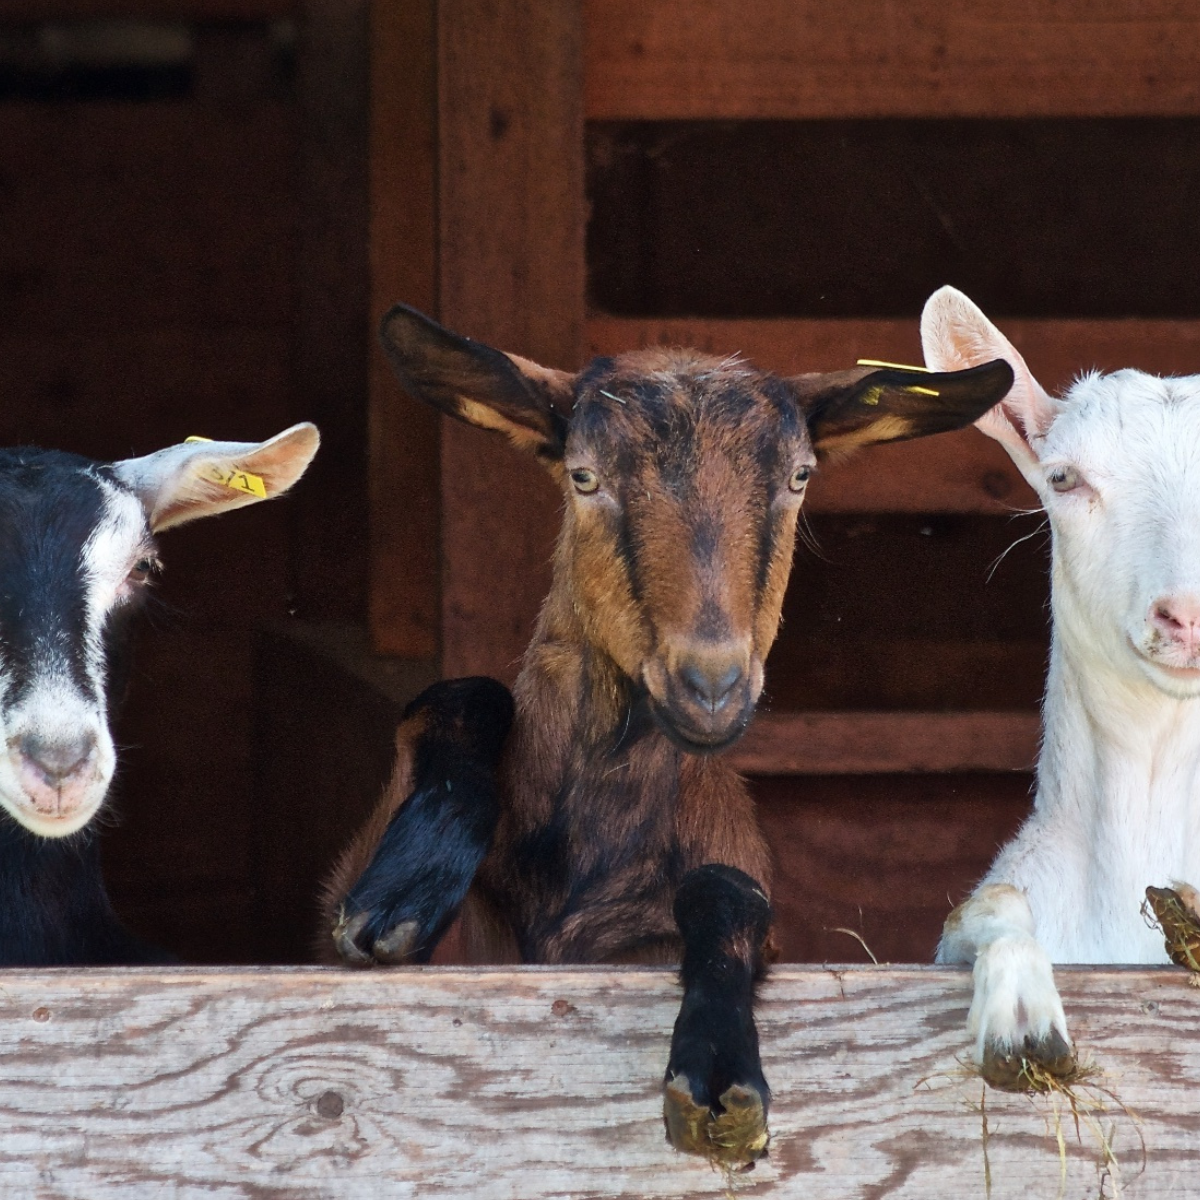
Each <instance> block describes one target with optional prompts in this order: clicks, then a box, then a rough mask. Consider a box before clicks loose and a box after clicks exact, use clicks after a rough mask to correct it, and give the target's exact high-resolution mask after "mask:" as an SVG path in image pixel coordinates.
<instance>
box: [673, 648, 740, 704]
mask: <svg viewBox="0 0 1200 1200" xmlns="http://www.w3.org/2000/svg"><path fill="white" fill-rule="evenodd" d="M744 676H745V671H743V669H742V665H741V663H738V662H730V660H729V659H728V658H725V657H723V656H722V657H719V658H718V657H712V658H709V657H704V658H701V657H696V658H690V659H688V660H687V661H686V662H684V663H682V664H681V665H680V668H679V678H680V679H681V680H682V682H683V685H684V687H686V688H687V690H688V691H689V692H690V693H691V694H692V698H693V699H694V700H696V701H698V702H699V703H700V704H702V705H703V706H704V707H705V708H707V709H708V710H709V712H712V713H716V712H719V711H720V710H721V709H722V708H724V707H725V705H726V704H728V703H729V700H730V698H731V697H732V695H733V693H734V691H735V690H736V688H737V685H738V684H739V683H741V681H742V679H743V678H744Z"/></svg>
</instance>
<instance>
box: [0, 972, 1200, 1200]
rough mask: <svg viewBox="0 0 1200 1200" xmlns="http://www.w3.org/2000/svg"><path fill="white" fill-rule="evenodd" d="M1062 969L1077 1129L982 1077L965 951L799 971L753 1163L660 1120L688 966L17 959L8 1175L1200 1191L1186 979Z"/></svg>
mask: <svg viewBox="0 0 1200 1200" xmlns="http://www.w3.org/2000/svg"><path fill="white" fill-rule="evenodd" d="M1057 976H1058V982H1059V986H1060V988H1061V990H1062V993H1063V998H1064V1001H1065V1003H1066V1009H1067V1013H1068V1015H1069V1019H1070V1021H1071V1023H1072V1025H1071V1027H1072V1031H1073V1033H1074V1036H1075V1038H1076V1040H1077V1044H1078V1047H1079V1050H1080V1053H1081V1055H1082V1057H1083V1059H1084V1060H1085V1061H1087V1062H1089V1063H1091V1064H1093V1065H1094V1067H1095V1068H1096V1071H1097V1074H1095V1075H1094V1076H1093V1077H1092V1079H1091V1080H1090V1082H1089V1083H1088V1084H1084V1085H1083V1086H1081V1088H1080V1089H1079V1091H1080V1098H1081V1104H1082V1105H1083V1107H1082V1108H1081V1120H1080V1122H1079V1126H1078V1131H1077V1127H1076V1123H1075V1120H1074V1119H1073V1117H1072V1114H1071V1111H1070V1108H1069V1106H1068V1105H1067V1104H1066V1102H1065V1101H1064V1100H1062V1099H1061V1098H1059V1099H1057V1100H1056V1099H1054V1098H1050V1097H1035V1098H1032V1099H1030V1098H1028V1097H1025V1096H1013V1095H1007V1094H1004V1093H1000V1092H996V1091H991V1090H989V1091H988V1092H987V1093H986V1097H985V1095H984V1089H983V1085H982V1084H981V1083H980V1081H979V1080H978V1079H976V1078H971V1077H970V1076H969V1074H968V1073H966V1072H965V1071H964V1069H963V1068H962V1066H961V1061H962V1059H963V1057H964V1056H965V1054H966V1052H967V1036H966V1016H967V1007H968V1004H969V999H970V992H969V988H970V974H969V972H968V970H967V969H965V968H938V967H909V966H902V967H878V968H873V967H860V966H853V967H782V968H778V969H776V970H774V971H772V973H771V975H770V977H769V978H768V981H767V983H766V984H765V986H764V987H763V989H762V997H761V1002H760V1005H759V1026H760V1033H761V1040H762V1053H763V1061H764V1066H765V1070H766V1075H767V1079H768V1080H769V1082H770V1084H771V1087H772V1090H773V1101H772V1108H771V1123H772V1131H773V1141H772V1144H771V1153H770V1157H769V1158H767V1159H766V1160H765V1161H764V1162H762V1163H760V1164H759V1165H758V1167H757V1168H756V1170H755V1171H754V1173H753V1174H752V1175H750V1176H746V1177H742V1178H740V1179H738V1180H737V1181H736V1183H734V1182H731V1181H728V1180H727V1179H726V1178H725V1177H723V1176H722V1175H721V1174H720V1173H719V1172H716V1171H714V1170H712V1169H711V1168H710V1167H709V1166H708V1165H707V1164H706V1163H704V1162H702V1161H700V1160H697V1159H693V1158H689V1157H685V1156H681V1155H679V1154H676V1153H675V1152H674V1151H672V1150H671V1149H669V1148H668V1147H667V1145H666V1144H665V1142H664V1140H663V1131H662V1120H661V1109H660V1098H659V1088H660V1083H661V1079H662V1073H663V1068H664V1066H665V1063H666V1057H667V1047H668V1044H669V1040H670V1036H671V1027H672V1024H673V1022H674V1020H675V1016H676V1012H677V1010H678V1005H679V989H678V985H677V982H676V979H675V974H674V972H672V971H668V970H657V969H638V968H630V969H624V970H613V969H608V968H591V969H589V968H580V969H572V970H558V969H546V968H523V969H513V968H494V969H489V968H482V969H475V970H464V969H454V968H446V969H441V968H426V969H407V970H394V971H378V972H374V973H368V974H355V973H351V972H346V971H338V970H310V969H295V968H291V969H289V968H281V969H262V968H260V969H256V970H210V971H198V970H192V969H186V968H176V969H172V970H160V971H144V970H127V971H111V970H91V971H86V972H79V971H75V972H72V971H42V972H37V971H6V972H5V973H4V987H3V990H0V1020H2V1022H3V1027H4V1029H5V1030H6V1036H5V1037H4V1038H3V1040H2V1041H0V1077H2V1078H3V1079H4V1121H3V1124H2V1126H0V1191H2V1192H3V1194H4V1195H6V1196H35V1195H36V1196H45V1197H67V1196H70V1197H84V1196H86V1197H88V1200H106V1198H109V1197H112V1198H114V1200H115V1198H117V1197H120V1200H129V1198H131V1197H132V1198H134V1200H137V1198H141V1197H146V1198H150V1197H158V1196H162V1195H166V1194H171V1195H200V1194H204V1195H210V1194H212V1195H215V1194H218V1193H219V1194H222V1195H224V1194H229V1195H233V1194H238V1195H243V1194H245V1195H249V1194H253V1195H255V1196H260V1197H280V1198H281V1200H282V1198H283V1197H287V1198H288V1200H316V1198H317V1197H325V1196H330V1195H334V1194H336V1195H337V1196H338V1197H339V1200H359V1198H361V1200H367V1198H368V1197H369V1198H370V1200H391V1198H393V1197H397V1198H398V1197H408V1196H412V1195H416V1194H419V1195H421V1196H423V1197H456V1198H459V1200H470V1198H473V1197H479V1198H481V1200H482V1198H486V1200H494V1198H495V1197H502V1196H507V1197H522V1198H529V1200H532V1198H535V1197H541V1196H566V1195H570V1196H576V1197H600V1196H605V1197H634V1196H637V1197H643V1196H656V1197H673V1196H681V1197H682V1196H714V1197H720V1196H726V1195H728V1194H729V1191H730V1190H731V1189H733V1188H736V1190H737V1191H738V1192H739V1193H740V1192H742V1191H743V1190H745V1191H747V1193H750V1192H752V1193H753V1194H754V1195H760V1194H761V1195H778V1196H796V1195H803V1196H805V1197H806V1198H807V1200H826V1198H829V1200H835V1198H836V1200H844V1198H845V1197H848V1196H867V1195H883V1194H884V1193H886V1194H888V1195H899V1196H910V1197H921V1198H922V1200H942V1198H946V1200H949V1198H953V1200H961V1198H962V1197H964V1196H983V1195H985V1191H986V1189H985V1183H984V1180H985V1172H988V1173H990V1177H991V1194H992V1195H993V1196H995V1197H997V1200H999V1198H1000V1197H1017V1196H1025V1195H1030V1196H1054V1195H1056V1194H1057V1195H1061V1194H1066V1195H1070V1196H1079V1195H1096V1194H1100V1195H1104V1196H1112V1195H1122V1194H1124V1188H1125V1187H1127V1186H1129V1185H1131V1184H1133V1183H1134V1181H1135V1180H1136V1187H1137V1194H1138V1195H1144V1196H1185V1195H1192V1194H1194V1181H1195V1179H1196V1178H1197V1172H1198V1171H1200V1111H1198V1110H1197V1107H1196V1104H1195V1095H1196V1089H1197V1087H1198V1086H1200V1041H1198V1040H1197V1039H1196V1037H1195V1036H1194V1033H1195V1011H1196V1004H1197V999H1196V992H1195V991H1194V990H1193V989H1191V988H1190V987H1188V977H1187V975H1186V974H1185V973H1184V972H1182V971H1179V970H1175V969H1166V968H1162V969H1132V968H1125V969H1122V968H1091V969H1087V968H1082V969H1081V968H1072V969H1069V970H1060V971H1058V972H1057ZM984 1100H986V1122H985V1121H984V1119H983V1115H982V1113H981V1111H980V1109H981V1103H982V1102H983V1101H984ZM1095 1106H1099V1107H1095ZM1060 1138H1061V1140H1060ZM1102 1138H1103V1141H1102ZM1106 1176H1107V1179H1106V1178H1105V1177H1106ZM1060 1187H1061V1188H1063V1189H1065V1191H1060ZM1130 1194H1133V1193H1132V1192H1131V1193H1130Z"/></svg>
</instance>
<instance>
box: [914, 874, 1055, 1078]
mask: <svg viewBox="0 0 1200 1200" xmlns="http://www.w3.org/2000/svg"><path fill="white" fill-rule="evenodd" d="M937 961H938V962H943V963H970V962H973V963H974V964H975V967H974V981H975V991H974V995H973V996H972V999H971V1011H970V1014H969V1015H968V1017H967V1032H968V1033H969V1034H970V1035H971V1036H972V1037H973V1038H974V1039H975V1046H974V1059H975V1062H976V1064H977V1065H978V1066H979V1069H980V1072H981V1074H982V1075H983V1077H984V1079H986V1080H987V1081H988V1083H990V1084H992V1085H993V1086H994V1087H998V1088H1002V1089H1003V1090H1005V1091H1016V1092H1021V1091H1030V1090H1044V1089H1038V1088H1037V1087H1036V1081H1035V1079H1034V1078H1033V1074H1035V1073H1036V1068H1040V1069H1041V1070H1042V1071H1045V1072H1046V1073H1048V1074H1049V1075H1053V1076H1055V1077H1056V1078H1059V1079H1069V1078H1070V1077H1071V1076H1072V1075H1073V1074H1074V1073H1075V1069H1076V1063H1075V1054H1074V1051H1073V1049H1072V1047H1071V1039H1070V1035H1069V1034H1068V1033H1067V1018H1066V1015H1065V1014H1064V1013H1063V1006H1062V1000H1061V999H1059V995H1058V989H1057V988H1056V987H1055V986H1054V971H1053V968H1052V967H1051V965H1050V956H1049V955H1048V954H1047V953H1046V951H1045V950H1044V949H1043V947H1042V946H1041V944H1040V943H1039V942H1038V940H1037V938H1036V937H1035V936H1034V925H1033V912H1032V910H1031V909H1030V907H1029V899H1028V897H1027V896H1026V895H1025V893H1024V892H1023V891H1021V890H1020V889H1019V888H1015V887H1012V886H1011V885H1009V884H1007V883H991V884H986V885H985V886H983V887H981V888H979V889H978V890H977V891H976V892H975V893H974V895H972V896H971V897H970V899H968V900H966V901H964V902H963V903H962V904H960V905H959V906H958V907H957V908H956V909H955V910H954V911H953V912H952V913H951V914H950V916H949V917H948V918H947V919H946V926H945V929H944V931H943V933H942V942H941V945H940V946H939V947H938V953H937ZM1031 1068H1034V1070H1033V1072H1032V1073H1031Z"/></svg>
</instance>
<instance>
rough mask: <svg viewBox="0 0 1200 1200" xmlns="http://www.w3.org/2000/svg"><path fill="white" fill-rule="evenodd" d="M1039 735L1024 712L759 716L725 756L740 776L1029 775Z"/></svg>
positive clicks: (1033, 717) (1036, 725) (1037, 724)
mask: <svg viewBox="0 0 1200 1200" xmlns="http://www.w3.org/2000/svg"><path fill="white" fill-rule="evenodd" d="M1040 731H1041V720H1040V718H1039V717H1038V715H1037V713H1024V712H958V713H953V712H951V713H946V712H794V713H771V712H765V713H760V714H759V715H758V716H757V717H755V719H754V724H752V725H751V726H750V728H749V729H748V730H747V731H746V734H745V736H744V737H743V738H742V739H741V741H739V742H738V743H737V745H736V746H734V747H733V748H732V749H731V750H730V751H729V752H728V754H727V755H726V757H727V758H728V760H729V761H730V762H731V763H733V764H734V766H736V767H737V769H738V770H739V771H743V772H745V773H746V774H747V775H888V774H898V773H904V772H909V771H915V772H937V771H1030V770H1032V769H1033V765H1034V762H1035V761H1036V759H1037V751H1038V737H1039V735H1040Z"/></svg>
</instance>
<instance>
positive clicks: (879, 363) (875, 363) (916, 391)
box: [855, 358, 942, 404]
mask: <svg viewBox="0 0 1200 1200" xmlns="http://www.w3.org/2000/svg"><path fill="white" fill-rule="evenodd" d="M855 365H856V366H860V367H882V368H883V369H884V370H891V371H920V372H921V374H922V375H932V374H933V370H932V368H930V367H911V366H909V365H908V363H894V362H884V361H883V359H881V358H860V359H859V360H858V362H857V363H856V364H855ZM904 390H905V391H906V392H909V393H911V394H912V395H914V396H940V395H941V394H942V393H941V392H939V391H937V390H936V389H934V388H923V387H916V386H912V387H906V388H905V389H904ZM881 394H882V389H880V388H871V389H870V391H868V392H866V393H865V394H864V395H863V403H864V404H878V403H879V397H880V395H881Z"/></svg>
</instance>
